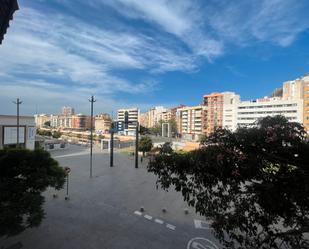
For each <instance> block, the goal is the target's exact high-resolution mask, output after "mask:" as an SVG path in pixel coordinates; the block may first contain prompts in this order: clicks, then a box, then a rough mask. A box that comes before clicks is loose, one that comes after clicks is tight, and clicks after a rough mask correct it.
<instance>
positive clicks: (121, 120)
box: [117, 108, 140, 136]
mask: <svg viewBox="0 0 309 249" xmlns="http://www.w3.org/2000/svg"><path fill="white" fill-rule="evenodd" d="M139 116H140V111H139V109H138V108H129V109H119V110H118V112H117V121H118V131H119V133H121V134H123V135H132V136H133V135H135V131H136V124H137V123H138V122H139Z"/></svg>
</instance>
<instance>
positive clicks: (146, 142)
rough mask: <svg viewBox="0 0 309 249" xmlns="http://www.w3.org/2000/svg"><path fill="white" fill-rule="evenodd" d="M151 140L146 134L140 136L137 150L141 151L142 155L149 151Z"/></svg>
mask: <svg viewBox="0 0 309 249" xmlns="http://www.w3.org/2000/svg"><path fill="white" fill-rule="evenodd" d="M152 146H153V144H152V140H151V138H150V137H148V136H144V137H141V138H140V140H139V143H138V150H139V151H141V152H143V156H144V155H145V152H149V151H150V150H151V148H152Z"/></svg>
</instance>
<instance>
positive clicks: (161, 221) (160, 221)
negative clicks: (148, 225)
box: [155, 219, 164, 225]
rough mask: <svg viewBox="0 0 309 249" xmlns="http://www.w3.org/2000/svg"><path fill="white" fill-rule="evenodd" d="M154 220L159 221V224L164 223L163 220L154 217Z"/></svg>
mask: <svg viewBox="0 0 309 249" xmlns="http://www.w3.org/2000/svg"><path fill="white" fill-rule="evenodd" d="M155 222H156V223H159V224H161V225H162V224H163V223H164V221H163V220H159V219H155Z"/></svg>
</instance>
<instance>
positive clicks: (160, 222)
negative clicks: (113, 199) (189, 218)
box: [134, 210, 176, 230]
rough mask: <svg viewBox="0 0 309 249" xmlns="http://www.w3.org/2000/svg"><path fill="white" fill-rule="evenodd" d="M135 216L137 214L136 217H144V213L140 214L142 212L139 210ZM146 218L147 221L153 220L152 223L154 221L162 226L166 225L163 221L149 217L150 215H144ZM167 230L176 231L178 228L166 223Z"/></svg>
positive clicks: (135, 212)
mask: <svg viewBox="0 0 309 249" xmlns="http://www.w3.org/2000/svg"><path fill="white" fill-rule="evenodd" d="M134 214H135V215H138V216H142V215H143V213H142V212H140V211H138V210H136V211H134ZM144 218H145V219H147V220H150V221H151V220H152V221H154V222H155V223H157V224H160V225H162V224H164V221H163V220H160V219H157V218H154V217H152V216H150V215H148V214H145V215H144ZM166 228H168V229H170V230H176V226H174V225H172V224H168V223H166Z"/></svg>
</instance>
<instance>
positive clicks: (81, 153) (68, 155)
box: [53, 151, 89, 158]
mask: <svg viewBox="0 0 309 249" xmlns="http://www.w3.org/2000/svg"><path fill="white" fill-rule="evenodd" d="M88 154H89V151H81V152H76V153H71V154H65V155H60V156H53V158H62V157H72V156H82V155H88Z"/></svg>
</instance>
